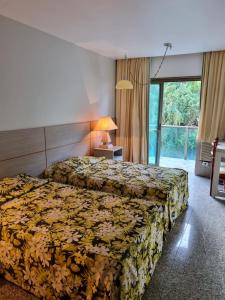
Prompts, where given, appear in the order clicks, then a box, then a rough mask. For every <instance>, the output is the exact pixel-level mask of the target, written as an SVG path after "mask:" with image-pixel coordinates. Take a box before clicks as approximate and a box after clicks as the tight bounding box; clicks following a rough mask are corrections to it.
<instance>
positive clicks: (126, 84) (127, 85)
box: [116, 43, 172, 90]
mask: <svg viewBox="0 0 225 300" xmlns="http://www.w3.org/2000/svg"><path fill="white" fill-rule="evenodd" d="M163 46H164V47H166V49H165V52H164V55H163V57H162V60H161V62H160V64H159V67H158V69H157V71H156V72H155V75H154V76H153V78H152V79H155V78H156V76H157V75H158V73H159V71H160V69H161V68H162V65H163V62H164V60H165V57H166V54H167V51H168V49H171V48H172V44H171V43H164V44H163ZM125 60H126V61H125V64H126V67H127V60H128V59H127V55H125ZM129 73H130V77H132V79H133V82H135V83H137V84H140V85H148V84H150V82H149V81H148V82H137V81H135V80H134V76H133V74H132V73H131V72H129ZM133 88H134V86H133V83H132V82H131V81H130V80H128V79H121V80H119V81H118V82H117V84H116V89H117V90H132V89H133Z"/></svg>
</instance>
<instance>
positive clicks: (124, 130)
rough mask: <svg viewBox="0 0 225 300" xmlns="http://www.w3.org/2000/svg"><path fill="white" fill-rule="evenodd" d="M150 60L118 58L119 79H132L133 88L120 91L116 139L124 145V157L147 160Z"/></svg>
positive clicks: (134, 160) (117, 71) (118, 93)
mask: <svg viewBox="0 0 225 300" xmlns="http://www.w3.org/2000/svg"><path fill="white" fill-rule="evenodd" d="M149 69H150V59H149V58H134V59H127V60H118V61H117V70H116V81H119V80H121V79H128V80H130V81H131V82H132V83H133V86H134V89H133V90H117V91H116V122H117V126H118V128H119V129H118V130H117V135H116V142H117V145H121V146H123V148H124V160H127V161H131V162H139V163H144V164H145V163H147V120H148V119H147V112H148V97H149V84H141V83H148V82H149V77H150V72H149Z"/></svg>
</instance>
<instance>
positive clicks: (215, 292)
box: [144, 172, 225, 300]
mask: <svg viewBox="0 0 225 300" xmlns="http://www.w3.org/2000/svg"><path fill="white" fill-rule="evenodd" d="M189 187H190V198H189V207H188V209H187V211H186V212H185V214H184V215H183V216H182V217H180V218H179V219H178V221H177V223H176V225H175V227H174V228H173V229H172V231H171V232H170V233H169V234H168V235H167V240H166V242H165V244H164V251H163V254H162V257H161V259H160V261H159V263H158V265H157V267H156V270H155V273H154V275H153V278H152V282H151V285H150V286H149V288H148V289H147V290H146V293H145V296H144V300H150V299H151V300H152V299H157V300H158V299H163V300H164V299H165V300H191V299H194V300H197V299H199V300H220V299H221V300H222V299H225V202H219V201H217V200H214V199H212V198H211V197H209V180H208V179H204V178H201V177H196V176H194V174H193V172H190V177H189Z"/></svg>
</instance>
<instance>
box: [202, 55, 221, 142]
mask: <svg viewBox="0 0 225 300" xmlns="http://www.w3.org/2000/svg"><path fill="white" fill-rule="evenodd" d="M216 137H219V138H220V139H224V138H225V51H218V52H209V53H204V57H203V74H202V92H201V112H200V120H199V133H198V140H199V141H201V142H209V143H211V142H212V141H213V140H214V139H215V138H216Z"/></svg>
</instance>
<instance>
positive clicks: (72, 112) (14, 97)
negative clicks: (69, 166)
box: [0, 16, 115, 130]
mask: <svg viewBox="0 0 225 300" xmlns="http://www.w3.org/2000/svg"><path fill="white" fill-rule="evenodd" d="M114 92H115V62H114V61H113V60H111V59H109V58H105V57H103V56H100V55H97V54H95V53H93V52H90V51H87V50H84V49H82V48H79V47H77V46H75V45H73V44H71V43H68V42H66V41H63V40H61V39H58V38H56V37H54V36H51V35H48V34H46V33H43V32H41V31H39V30H36V29H33V28H31V27H28V26H26V25H22V24H21V23H18V22H15V21H12V20H10V19H8V18H5V17H2V16H0V130H10V129H20V128H29V127H39V126H48V125H55V124H63V123H73V122H83V121H88V120H94V119H96V118H98V117H99V116H103V115H112V116H114V106H115V99H114Z"/></svg>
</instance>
